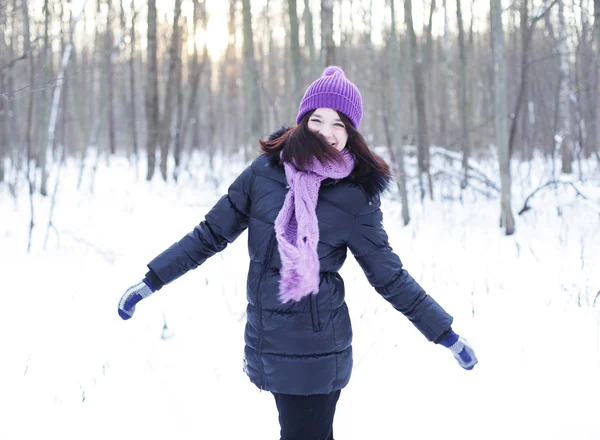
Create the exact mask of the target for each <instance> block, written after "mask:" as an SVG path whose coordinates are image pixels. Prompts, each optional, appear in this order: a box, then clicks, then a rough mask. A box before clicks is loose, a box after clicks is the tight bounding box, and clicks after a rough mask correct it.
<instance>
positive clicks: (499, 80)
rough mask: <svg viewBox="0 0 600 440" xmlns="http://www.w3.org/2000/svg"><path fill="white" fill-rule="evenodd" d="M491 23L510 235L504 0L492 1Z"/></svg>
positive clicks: (504, 211) (504, 205)
mask: <svg viewBox="0 0 600 440" xmlns="http://www.w3.org/2000/svg"><path fill="white" fill-rule="evenodd" d="M490 3H491V4H490V27H491V32H492V42H493V44H492V45H493V52H494V109H495V127H496V144H497V149H498V162H499V165H500V182H501V204H500V206H501V222H502V226H503V227H504V228H505V234H506V235H512V234H514V232H515V219H514V217H513V213H512V208H511V183H512V182H511V176H510V156H509V154H508V121H507V117H508V115H507V103H506V100H507V98H506V97H507V86H506V56H505V54H504V29H503V28H502V3H501V0H491V2H490Z"/></svg>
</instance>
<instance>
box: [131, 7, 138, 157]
mask: <svg viewBox="0 0 600 440" xmlns="http://www.w3.org/2000/svg"><path fill="white" fill-rule="evenodd" d="M137 14H138V13H137V11H136V10H135V0H131V29H130V32H129V37H130V41H129V104H130V107H129V110H130V113H131V121H132V122H131V126H130V127H129V129H130V130H131V142H132V143H133V155H134V157H135V163H136V169H137V163H138V161H139V146H138V131H137V101H136V99H135V97H136V93H135V88H136V79H135V56H136V55H135V54H136V52H135V47H136V45H135V20H136V18H137Z"/></svg>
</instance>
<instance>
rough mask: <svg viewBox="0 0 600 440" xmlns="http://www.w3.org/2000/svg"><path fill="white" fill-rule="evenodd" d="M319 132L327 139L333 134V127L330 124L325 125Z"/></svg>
mask: <svg viewBox="0 0 600 440" xmlns="http://www.w3.org/2000/svg"><path fill="white" fill-rule="evenodd" d="M319 133H321V134H322V135H323V136H324V137H325V139H330V138H331V137H332V134H333V133H332V131H331V128H330V127H329V126H328V125H324V126H323V127H321V130H319Z"/></svg>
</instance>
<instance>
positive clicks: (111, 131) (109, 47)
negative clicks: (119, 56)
mask: <svg viewBox="0 0 600 440" xmlns="http://www.w3.org/2000/svg"><path fill="white" fill-rule="evenodd" d="M106 6H107V10H106V29H105V30H104V32H106V33H105V34H104V36H105V39H106V40H105V43H106V45H105V50H106V87H107V99H108V102H107V103H106V105H107V111H108V113H107V117H108V150H109V151H110V154H115V153H116V151H117V145H116V140H115V136H116V135H115V105H114V100H115V98H114V95H115V85H114V66H113V56H114V52H113V44H114V43H113V31H112V13H113V12H112V9H113V8H112V0H106Z"/></svg>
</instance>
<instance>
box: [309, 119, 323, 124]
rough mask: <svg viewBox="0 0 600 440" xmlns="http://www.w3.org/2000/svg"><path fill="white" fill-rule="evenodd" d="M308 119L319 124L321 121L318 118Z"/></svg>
mask: <svg viewBox="0 0 600 440" xmlns="http://www.w3.org/2000/svg"><path fill="white" fill-rule="evenodd" d="M309 121H310V122H317V123H319V124H320V123H321V120H320V119H309Z"/></svg>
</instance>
